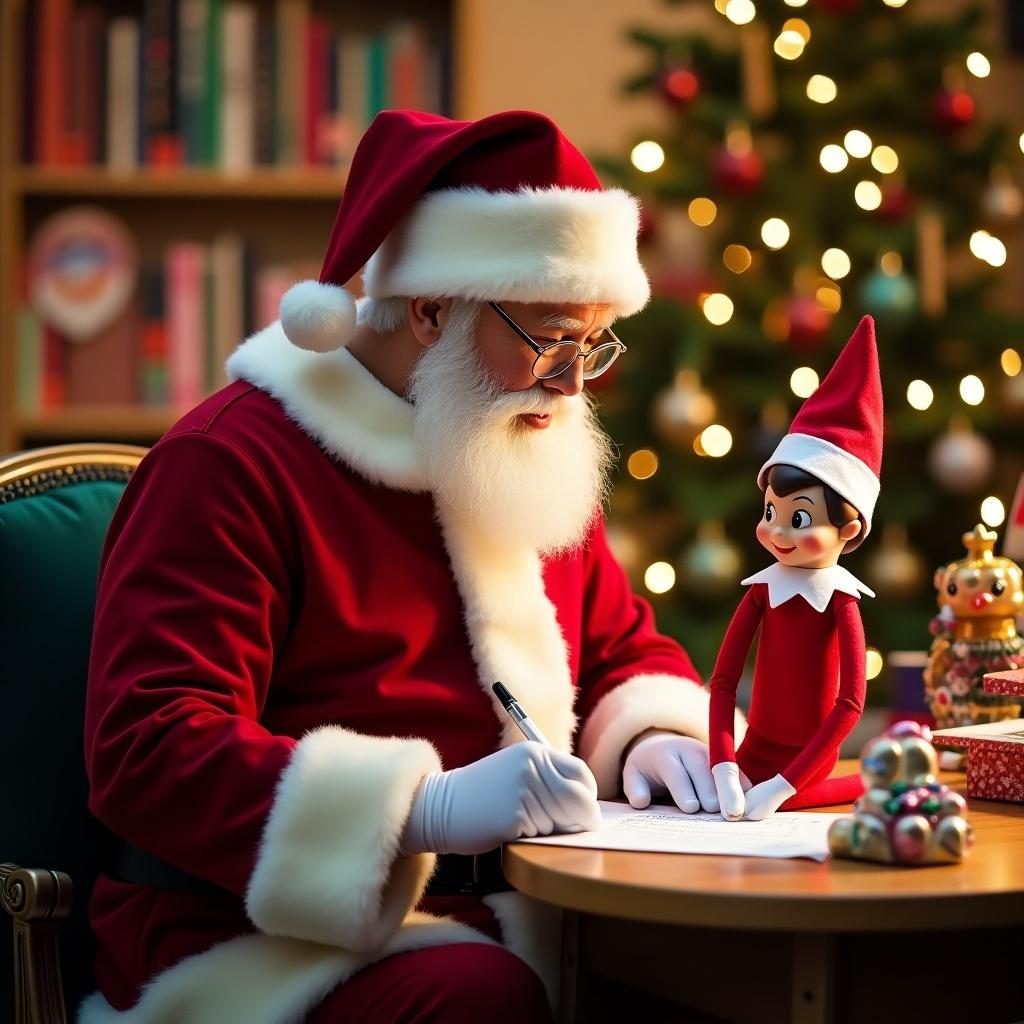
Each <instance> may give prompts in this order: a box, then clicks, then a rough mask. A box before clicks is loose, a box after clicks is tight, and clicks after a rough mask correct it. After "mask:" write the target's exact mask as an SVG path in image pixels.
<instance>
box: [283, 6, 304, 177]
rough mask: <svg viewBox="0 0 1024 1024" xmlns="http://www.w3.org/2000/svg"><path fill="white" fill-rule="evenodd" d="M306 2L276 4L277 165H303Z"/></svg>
mask: <svg viewBox="0 0 1024 1024" xmlns="http://www.w3.org/2000/svg"><path fill="white" fill-rule="evenodd" d="M308 21H309V10H308V4H307V3H306V0H279V3H278V7H277V38H278V51H277V163H279V164H283V165H285V166H292V165H294V164H299V163H301V162H302V158H303V153H304V143H303V128H304V125H305V124H306V76H305V74H304V73H303V69H304V65H305V60H306V26H307V24H308Z"/></svg>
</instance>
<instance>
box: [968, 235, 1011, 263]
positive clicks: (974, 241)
mask: <svg viewBox="0 0 1024 1024" xmlns="http://www.w3.org/2000/svg"><path fill="white" fill-rule="evenodd" d="M969 244H970V248H971V252H972V253H974V255H975V256H977V257H978V259H979V260H983V261H984V262H985V263H988V264H989V265H990V266H993V267H1001V266H1002V265H1003V264H1004V263H1005V262H1006V246H1005V245H1003V243H1002V242H1001V241H1000V240H999V239H998V238H996V236H995V235H990V234H989V233H988V232H987V231H985V230H983V229H982V230H978V231H975V232H974V233H973V234H972V235H971V241H970V243H969Z"/></svg>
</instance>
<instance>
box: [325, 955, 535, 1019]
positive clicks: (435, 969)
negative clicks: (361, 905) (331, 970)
mask: <svg viewBox="0 0 1024 1024" xmlns="http://www.w3.org/2000/svg"><path fill="white" fill-rule="evenodd" d="M467 1021H487V1024H527V1022H529V1024H551V1021H552V1017H551V1010H550V1008H549V1007H548V1001H547V996H546V994H545V992H544V986H543V985H541V983H540V978H538V977H537V975H536V974H534V972H533V971H532V970H531V969H530V968H529V967H527V966H526V964H524V963H523V961H522V960H520V959H519V958H518V957H517V956H514V955H513V954H512V953H510V952H509V951H508V950H507V949H503V948H502V947H500V946H484V945H476V944H474V943H459V944H457V945H452V946H432V947H430V948H429V949H417V950H414V951H412V952H409V953H396V954H395V955H394V956H389V957H386V958H385V959H383V960H378V961H377V962H376V963H374V964H370V965H369V967H364V968H363V969H362V970H361V971H357V972H356V973H355V974H353V975H352V977H351V978H349V979H348V981H346V982H345V983H344V984H342V985H339V986H338V987H337V988H336V989H334V990H333V991H332V992H331V993H329V995H328V996H327V998H326V999H325V1000H324V1001H323V1002H322V1003H321V1004H320V1005H319V1006H318V1007H317V1008H316V1010H314V1011H313V1013H312V1014H311V1015H310V1016H309V1017H307V1018H306V1024H466V1022H467Z"/></svg>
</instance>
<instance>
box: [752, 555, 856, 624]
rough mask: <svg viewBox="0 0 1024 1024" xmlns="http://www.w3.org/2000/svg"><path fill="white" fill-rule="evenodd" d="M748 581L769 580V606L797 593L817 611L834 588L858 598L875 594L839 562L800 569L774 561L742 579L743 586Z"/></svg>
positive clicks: (784, 601) (830, 596) (782, 601)
mask: <svg viewBox="0 0 1024 1024" xmlns="http://www.w3.org/2000/svg"><path fill="white" fill-rule="evenodd" d="M750 583H767V584H768V604H769V606H770V607H772V608H778V606H779V605H780V604H785V603H786V602H787V601H788V600H789V599H790V598H791V597H796V596H797V595H799V596H800V597H802V598H803V599H804V600H805V601H806V602H807V603H808V604H809V605H810V606H811V607H812V608H813V609H814V610H815V611H816V612H823V611H824V610H825V609H826V608H827V607H828V603H829V601H831V600H832V595H833V594H834V593H835V592H836V591H837V590H838V591H839V593H841V594H849V595H850V596H851V597H856V598H857V599H858V600H859V599H860V595H861V594H862V593H863V594H867V595H868V597H874V596H875V594H874V591H873V590H871V589H870V588H868V587H866V586H864V584H863V583H861V581H860V580H859V579H857V577H856V576H854V575H853V573H851V572H849V571H848V570H847V569H844V568H843V567H842V566H841V565H832V566H829V567H828V568H827V569H799V568H797V567H796V566H792V565H783V564H782V563H781V562H776V563H775V564H774V565H770V566H768V568H767V569H762V570H761V571H760V572H757V573H754V575H753V576H748V577H747V578H746V579H745V580H743V581H742V584H743V586H747V585H748V584H750Z"/></svg>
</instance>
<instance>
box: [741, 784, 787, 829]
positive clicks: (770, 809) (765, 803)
mask: <svg viewBox="0 0 1024 1024" xmlns="http://www.w3.org/2000/svg"><path fill="white" fill-rule="evenodd" d="M795 793H796V790H795V789H794V788H793V787H792V786H791V785H790V784H789V783H788V782H787V781H786V780H785V779H784V778H783V777H782V776H781V775H776V776H774V777H773V778H770V779H766V780H765V781H764V782H759V783H758V784H757V785H756V786H754V788H753V789H751V790H750V791H749V792H748V793H747V809H746V812H745V813H744V815H743V820H744V821H761V820H762V819H764V818H767V817H769V816H770V815H772V814H774V813H775V812H776V811H777V810H778V809H779V807H780V806H781V805H782V804H783V803H785V802H786V801H787V800H788V799H789V798H790V797H791V796H793V795H794V794H795Z"/></svg>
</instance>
